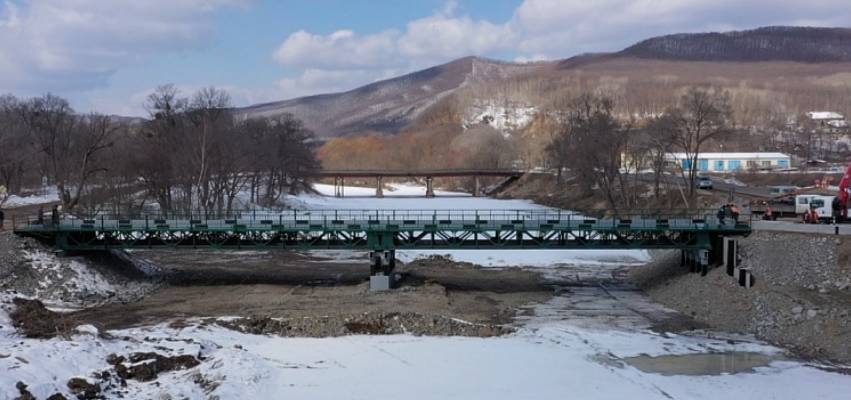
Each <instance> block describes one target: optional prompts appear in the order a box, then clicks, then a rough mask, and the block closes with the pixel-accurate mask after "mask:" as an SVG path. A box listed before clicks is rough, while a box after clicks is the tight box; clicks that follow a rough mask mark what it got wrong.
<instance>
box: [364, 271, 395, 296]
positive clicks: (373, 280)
mask: <svg viewBox="0 0 851 400" xmlns="http://www.w3.org/2000/svg"><path fill="white" fill-rule="evenodd" d="M392 288H393V277H392V276H388V275H372V276H370V277H369V291H370V292H381V291H385V290H390V289H392Z"/></svg>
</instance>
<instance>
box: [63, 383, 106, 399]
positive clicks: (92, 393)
mask: <svg viewBox="0 0 851 400" xmlns="http://www.w3.org/2000/svg"><path fill="white" fill-rule="evenodd" d="M67 385H68V390H69V391H71V393H72V394H73V395H74V396H77V398H78V399H80V400H90V399H100V398H102V396H101V387H100V384H97V383H89V381H87V380H86V379H83V378H71V379H69V380H68V384H67Z"/></svg>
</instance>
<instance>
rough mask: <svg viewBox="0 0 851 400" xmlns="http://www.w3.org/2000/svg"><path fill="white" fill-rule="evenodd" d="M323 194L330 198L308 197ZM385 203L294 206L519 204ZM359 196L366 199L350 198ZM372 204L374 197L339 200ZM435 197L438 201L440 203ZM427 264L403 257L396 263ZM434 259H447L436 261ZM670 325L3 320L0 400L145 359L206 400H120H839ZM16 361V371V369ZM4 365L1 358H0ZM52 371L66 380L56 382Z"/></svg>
mask: <svg viewBox="0 0 851 400" xmlns="http://www.w3.org/2000/svg"><path fill="white" fill-rule="evenodd" d="M317 189H318V190H319V191H321V192H323V193H327V192H332V190H331V187H330V186H323V185H319V186H318V187H317ZM393 189H395V190H392V191H387V192H385V194H386V196H387V197H385V198H383V199H376V198H369V197H357V198H342V199H338V198H333V197H325V196H315V195H309V196H308V195H302V196H297V197H292V198H290V199H289V201H290V202H292V203H293V204H295V205H297V206H299V207H302V208H326V209H423V210H431V209H521V208H535V207H540V206H537V205H535V204H531V203H529V202H525V201H515V200H495V199H486V198H472V197H465V196H463V195H461V194H453V193H446V192H444V193H438V197H437V198H430V199H427V198H423V197H410V196H411V195H415V194H421V193H420V191H424V189H423V188H419V187H413V186H397V187H394V188H393ZM359 191H361V192H363V193H360V192H359ZM346 193H347V194H362V195H365V196H366V195H371V194H372V193H373V189H357V188H349V189H347V190H346ZM441 195H443V196H444V197H440V196H441ZM432 253H433V252H420V251H417V252H407V251H406V252H400V254H399V256H400V257H401V258H402V259H403V260H411V259H415V258H417V257H422V256H425V255H429V254H432ZM439 253H440V254H444V253H447V252H445V251H441V252H439ZM448 255H449V256H451V257H453V258H454V259H456V260H463V261H470V262H474V263H478V264H482V265H487V266H492V267H496V268H499V267H504V266H524V267H527V268H537V269H540V268H545V269H547V270H548V271H547V272H548V273H547V274H545V275H546V276H551V277H552V279H554V280H557V279H558V278H559V277H560V276H562V275H572V274H579V273H584V274H592V275H593V274H594V273H595V272H594V271H600V273H609V271H611V269H613V268H619V267H622V266H623V265H635V264H640V263H643V262H646V261H647V260H648V257H649V256H648V254H647V253H646V252H643V251H623V252H604V251H596V252H595V251H582V252H577V251H575V252H570V251H534V250H524V251H518V252H511V251H490V250H489V251H474V250H471V251H463V252H462V251H453V252H449V254H448ZM665 313H672V311H670V310H666V309H665V308H663V307H661V306H659V305H656V304H653V303H652V302H650V301H649V300H648V299H647V298H646V297H644V296H643V295H641V294H640V293H639V292H635V291H631V290H619V289H612V290H607V289H606V288H599V287H586V288H583V287H570V288H564V289H563V290H562V291H560V292H559V295H558V296H556V297H554V298H553V299H552V300H550V301H549V302H547V303H546V304H543V305H537V306H530V307H529V309H528V310H527V312H525V313H523V315H524V316H523V317H520V318H519V319H518V320H517V323H518V325H519V327H520V328H519V330H518V331H517V332H516V333H514V334H512V335H508V336H502V337H496V338H487V339H482V338H460V337H417V336H412V335H392V336H346V337H338V338H326V339H306V338H305V339H300V338H280V337H271V336H261V335H246V334H241V333H237V332H234V331H230V330H226V329H223V328H218V327H214V326H197V325H191V326H188V327H183V328H170V327H166V326H151V327H145V328H135V329H128V330H122V331H116V332H111V333H112V335H113V337H124V338H125V339H120V340H119V339H110V340H108V339H104V338H100V337H96V336H93V335H91V334H80V335H78V336H76V337H74V340H71V341H69V340H61V339H51V340H47V341H37V340H31V339H22V338H20V337H17V336H15V334H14V333H13V331H12V330H11V329H10V328H9V325H10V324H9V323H8V320H6V319H7V316H6V315H5V314H4V313H3V312H0V369H2V370H3V372H2V374H0V399H2V398H11V397H13V396H15V395H16V394H17V392H16V391H15V390H14V385H15V382H16V381H18V380H22V381H26V382H28V383H30V384H31V385H30V390H31V391H32V392H33V393H34V394H35V395H36V396H37V397H38V398H43V397H46V396H47V395H49V394H51V393H53V392H54V391H55V390H57V388H61V387H62V382H65V381H66V380H67V376H68V375H80V376H88V375H90V374H91V373H92V372H93V371H94V370H97V369H98V368H101V369H102V368H103V366H102V364H103V360H104V359H105V357H106V355H107V354H109V353H112V352H115V353H127V352H128V351H147V350H151V349H154V348H160V349H162V348H167V349H174V350H175V351H178V350H177V349H180V350H179V351H182V352H188V353H193V352H197V353H199V354H202V355H203V356H205V357H206V358H207V360H206V361H205V362H203V363H202V364H201V366H200V367H199V368H200V372H202V373H203V375H204V376H207V377H212V378H214V379H216V382H217V386H216V387H215V388H213V389H212V390H210V391H209V392H205V390H204V389H202V388H201V387H200V386H199V385H198V384H197V383H195V382H193V379H194V378H193V375H192V373H190V372H185V373H181V372H178V373H174V374H168V375H162V376H161V377H160V378H159V385H150V384H140V383H137V382H135V381H132V382H129V383H128V384H129V385H131V388H134V390H135V391H133V390H131V392H130V393H131V394H130V397H131V398H166V397H162V396H163V395H164V394H168V395H169V396H170V397H168V398H182V397H188V398H206V397H207V396H208V395H216V396H218V397H219V398H221V399H231V398H253V399H260V398H281V399H283V398H290V399H334V400H339V399H392V398H406V399H435V398H440V399H530V398H577V399H717V398H723V399H796V400H797V399H847V398H848V393H849V389H851V376H846V375H841V374H836V373H830V372H826V371H823V370H821V369H818V368H816V367H814V366H811V365H809V364H807V363H805V362H801V361H795V360H789V359H788V357H787V356H785V355H784V353H783V351H782V350H781V349H778V348H776V347H772V346H769V345H766V344H764V343H761V342H758V341H755V340H752V339H750V338H747V337H740V336H735V335H725V334H719V333H715V334H699V333H695V334H691V335H677V334H660V333H656V332H653V331H651V330H649V329H648V328H649V324H650V320H649V317H650V316H653V315H657V314H665ZM11 354H14V357H20V358H22V359H25V360H27V362H26V363H24V362H15V361H14V358H13V357H9V356H8V355H11ZM4 355H6V358H3V357H4ZM57 371H62V376H63V378H64V379H57V378H56V375H57Z"/></svg>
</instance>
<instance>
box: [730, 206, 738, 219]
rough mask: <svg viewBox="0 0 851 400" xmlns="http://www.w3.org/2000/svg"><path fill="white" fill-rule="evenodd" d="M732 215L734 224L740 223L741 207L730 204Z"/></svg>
mask: <svg viewBox="0 0 851 400" xmlns="http://www.w3.org/2000/svg"><path fill="white" fill-rule="evenodd" d="M730 214H731V215H732V216H733V223H734V224H738V223H739V207H738V206H737V205H735V204H733V203H730Z"/></svg>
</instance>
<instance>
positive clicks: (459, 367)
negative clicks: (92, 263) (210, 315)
mask: <svg viewBox="0 0 851 400" xmlns="http://www.w3.org/2000/svg"><path fill="white" fill-rule="evenodd" d="M540 308H541V310H535V313H536V314H540V316H538V317H531V318H529V320H528V321H527V322H526V323H525V327H523V328H521V329H520V330H519V331H518V332H517V333H515V334H512V335H510V336H506V337H500V338H487V339H481V338H461V337H416V336H412V335H393V336H346V337H338V338H325V339H312V338H286V339H285V338H278V337H271V336H261V335H248V334H242V333H238V332H235V331H230V330H226V329H224V328H219V327H214V326H209V325H208V326H199V325H191V326H189V327H187V328H183V329H174V328H169V327H166V326H161V325H160V326H154V327H145V328H135V329H128V330H121V331H113V332H110V333H111V337H112V338H110V339H106V338H102V337H97V336H95V335H92V334H91V333H82V334H77V335H75V336H74V337H73V340H64V339H50V340H44V341H40V340H33V339H22V338H19V337H17V336H16V335H15V333H14V332H13V331H12V330H11V329H10V328H9V321H8V317H7V316H6V315H5V313H4V312H3V311H0V369H2V370H3V371H4V373H3V374H0V398H12V397H14V396H15V395H16V394H17V393H16V391H15V389H14V386H15V383H16V382H18V381H23V382H25V383H27V384H29V385H30V388H29V389H30V390H31V391H32V392H33V394H35V396H36V397H38V398H45V397H47V396H48V395H50V394H53V393H56V392H62V393H64V394H65V395H66V396H68V397H69V398H71V397H70V396H69V395H70V393H68V391H67V389H66V388H65V386H64V384H65V382H67V380H68V379H69V378H71V377H74V376H80V377H89V376H91V374H92V373H94V372H99V371H102V370H105V369H108V367H109V366H108V365H107V363H106V361H105V360H106V356H107V355H108V354H110V353H116V354H119V355H126V354H127V353H129V352H137V351H157V352H160V353H163V354H166V355H178V354H192V355H202V356H203V357H205V361H204V362H203V363H202V364H201V365H200V366H198V367H195V368H192V369H189V370H183V371H176V372H167V373H162V374H160V376H159V378H158V379H157V384H152V383H139V382H136V381H132V380H131V381H128V385H129V387H128V388H127V391H126V393H125V398H128V399H143V398H184V397H186V398H192V399H195V398H205V397H206V396H207V395H215V396H218V397H219V398H222V399H235V398H296V399H303V398H309V399H341V398H345V399H389V398H397V397H400V396H402V397H405V398H409V399H432V398H443V399H479V398H481V399H525V398H553V397H558V396H560V395H561V396H563V395H564V394H566V393H569V394H570V396H569V397H571V398H581V399H670V398H675V399H685V398H688V399H715V398H726V399H752V398H772V399H802V398H818V399H845V398H847V397H846V396H847V390H848V387H849V384H851V377H849V376H847V375H841V374H835V373H829V372H824V371H821V370H818V369H816V368H813V367H810V366H807V365H804V364H802V363H800V362H794V361H783V360H782V359H778V360H776V361H773V362H771V363H770V364H768V365H766V366H761V367H757V368H755V369H754V370H753V371H752V372H748V373H737V374H714V375H713V374H707V375H697V376H689V375H677V374H674V375H666V374H655V373H645V372H642V371H641V370H639V369H636V368H634V367H632V366H630V365H628V364H627V363H624V362H623V361H622V360H623V359H624V358H626V357H632V356H639V355H651V356H660V355H670V354H697V353H703V354H705V353H721V352H730V351H740V352H741V351H745V352H759V353H765V354H769V355H775V356H776V355H779V354H780V350H779V349H776V348H773V347H770V346H766V345H763V344H760V343H750V342H740V341H727V340H723V339H710V338H703V337H689V336H679V335H673V334H667V335H657V334H653V333H649V332H646V331H640V330H629V329H606V330H601V329H589V328H585V327H579V326H576V325H575V324H574V323H573V322H571V320H562V319H558V318H551V317H548V315H549V314H547V311H546V308H547V305H544V306H541V307H540ZM83 331H84V332H91V331H92V328H91V327H86V328H85V329H83ZM202 380H205V381H212V382H215V383H217V384H218V386H217V387H215V388H214V389H212V390H209V387H208V392H205V391H204V390H203V389H202V388H201V387H200V386H199V385H198V384H197V383H196V382H198V381H202ZM804 383H806V384H804ZM165 396H169V397H165Z"/></svg>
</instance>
